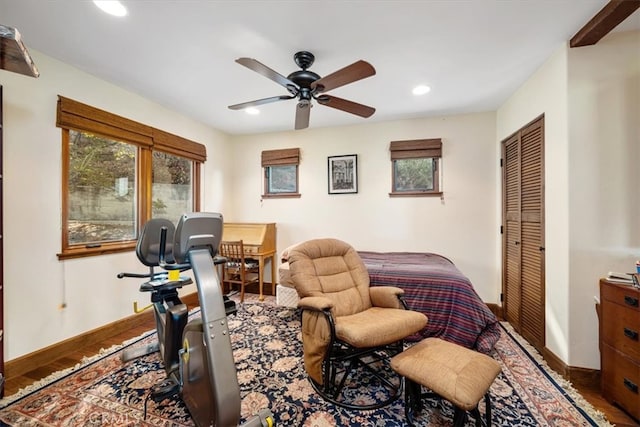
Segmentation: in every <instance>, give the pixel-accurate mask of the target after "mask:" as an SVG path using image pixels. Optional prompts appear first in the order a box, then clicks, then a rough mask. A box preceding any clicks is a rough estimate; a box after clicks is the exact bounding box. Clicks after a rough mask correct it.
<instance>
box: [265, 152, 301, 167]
mask: <svg viewBox="0 0 640 427" xmlns="http://www.w3.org/2000/svg"><path fill="white" fill-rule="evenodd" d="M298 164H300V149H299V148H285V149H282V150H268V151H263V152H262V167H266V166H277V165H298Z"/></svg>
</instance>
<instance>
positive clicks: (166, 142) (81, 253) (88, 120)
mask: <svg viewBox="0 0 640 427" xmlns="http://www.w3.org/2000/svg"><path fill="white" fill-rule="evenodd" d="M56 126H57V127H59V128H61V129H62V130H63V132H62V186H63V187H62V188H63V191H62V239H61V242H62V250H61V252H60V253H58V254H57V256H58V259H60V260H63V259H70V258H80V257H89V256H96V255H104V254H109V253H117V252H124V251H131V250H133V249H135V246H136V240H129V241H118V242H104V243H100V244H81V245H69V240H68V239H69V235H68V225H69V224H68V217H69V198H68V191H67V189H68V187H69V181H68V172H69V130H74V131H80V132H89V133H93V134H98V135H101V136H105V137H108V138H114V139H116V140H119V141H122V142H124V143H128V144H132V145H135V146H137V147H138V152H137V156H136V157H137V163H136V168H137V174H138V176H137V181H138V183H137V188H136V191H137V193H138V196H137V201H138V207H137V209H138V210H137V227H138V230H140V229H141V227H142V226H143V225H144V224H145V223H146V221H147V220H148V219H149V218H150V217H151V211H152V209H151V205H152V200H151V185H152V182H151V181H152V163H153V158H152V155H153V151H154V150H155V151H162V152H165V153H169V154H172V155H175V156H179V157H183V158H185V159H187V160H190V161H192V162H193V171H192V174H193V176H192V177H191V179H192V185H193V205H194V206H193V209H194V210H195V211H199V210H200V204H201V201H200V190H201V171H202V169H201V165H202V163H203V162H204V161H206V158H207V153H206V147H205V146H204V145H202V144H199V143H197V142H194V141H191V140H188V139H186V138H182V137H180V136H177V135H173V134H171V133H168V132H165V131H163V130H160V129H155V128H153V127H151V126H147V125H144V124H142V123H139V122H136V121H134V120H130V119H127V118H125V117H122V116H118V115H116V114H113V113H109V112H107V111H104V110H101V109H98V108H95V107H92V106H90V105H87V104H83V103H81V102H78V101H75V100H72V99H70V98H66V97H63V96H60V95H59V96H58V105H57V116H56Z"/></svg>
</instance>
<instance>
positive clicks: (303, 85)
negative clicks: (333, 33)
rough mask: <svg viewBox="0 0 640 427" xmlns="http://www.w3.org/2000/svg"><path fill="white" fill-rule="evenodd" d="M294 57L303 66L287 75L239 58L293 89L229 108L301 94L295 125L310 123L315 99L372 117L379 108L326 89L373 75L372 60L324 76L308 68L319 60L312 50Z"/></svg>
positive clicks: (241, 63) (296, 127) (302, 127)
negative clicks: (330, 92)
mask: <svg viewBox="0 0 640 427" xmlns="http://www.w3.org/2000/svg"><path fill="white" fill-rule="evenodd" d="M293 59H294V61H295V62H296V64H297V65H298V66H299V67H300V68H302V69H301V70H298V71H294V72H293V73H291V74H289V75H288V76H287V77H285V76H283V75H282V74H280V73H277V72H276V71H274V70H272V69H271V68H269V67H267V66H266V65H264V64H262V63H260V62H258V61H256V60H255V59H253V58H238V59H236V62H237V63H238V64H240V65H244V66H245V67H247V68H249V69H250V70H253V71H255V72H256V73H258V74H261V75H263V76H265V77H266V78H268V79H271V80H273V81H274V82H276V83H278V84H280V85H282V86H284V88H285V89H287V90H288V91H289V94H290V95H280V96H272V97H270V98H263V99H257V100H255V101H249V102H243V103H241V104H235V105H230V106H229V108H230V109H232V110H242V109H244V108H248V107H256V106H258V105H263V104H269V103H271V102H277V101H284V100H287V99H294V98H298V105H297V107H296V122H295V129H304V128H306V127H309V112H310V110H311V107H312V104H311V100H312V99H315V100H316V101H318V104H320V105H326V106H327V107H331V108H335V109H337V110H342V111H346V112H347V113H351V114H355V115H357V116H360V117H370V116H371V115H372V114H373V113H374V112H375V111H376V109H375V108H373V107H369V106H367V105H363V104H358V103H357V102H353V101H349V100H346V99H342V98H338V97H337V96H331V95H326V94H325V93H324V92H328V91H330V90H332V89H335V88H338V87H340V86H344V85H346V84H349V83H353V82H355V81H358V80H361V79H364V78H367V77H370V76H373V75H374V74H375V73H376V70H375V68H373V66H372V65H371V64H369V63H368V62H366V61H363V60H360V61H357V62H354V63H353V64H351V65H348V66H346V67H344V68H342V69H340V70H338V71H336V72H334V73H331V74H329V75H327V76H324V77H320V76H319V75H318V74H316V73H314V72H313V71H310V70H308V68H309V67H310V66H311V65H312V64H313V61H314V60H315V56H313V54H312V53H311V52H306V51H301V52H297V53H296V54H295V55H293Z"/></svg>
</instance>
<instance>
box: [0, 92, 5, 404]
mask: <svg viewBox="0 0 640 427" xmlns="http://www.w3.org/2000/svg"><path fill="white" fill-rule="evenodd" d="M2 133H3V129H2V85H0V398H2V397H4V378H5V376H4V255H3V247H4V235H3V230H2V197H3V194H2V187H3V186H4V176H3V169H2Z"/></svg>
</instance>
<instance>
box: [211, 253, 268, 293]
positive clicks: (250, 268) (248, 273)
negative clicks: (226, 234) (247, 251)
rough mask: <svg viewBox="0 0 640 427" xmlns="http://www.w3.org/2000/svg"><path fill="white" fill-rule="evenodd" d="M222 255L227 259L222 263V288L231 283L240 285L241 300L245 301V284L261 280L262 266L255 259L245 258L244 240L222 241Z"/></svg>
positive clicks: (232, 285) (230, 286) (231, 285)
mask: <svg viewBox="0 0 640 427" xmlns="http://www.w3.org/2000/svg"><path fill="white" fill-rule="evenodd" d="M219 253H220V255H221V256H223V257H225V258H226V259H227V261H226V262H225V263H224V264H222V289H223V291H225V287H226V286H227V285H229V290H232V289H233V287H234V285H238V286H239V287H240V302H243V301H244V290H245V286H247V285H249V284H254V283H258V282H259V281H260V268H259V265H258V262H257V261H256V260H254V259H250V258H245V256H244V245H243V243H242V240H238V241H233V242H230V241H229V242H221V243H220V252H219Z"/></svg>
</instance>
